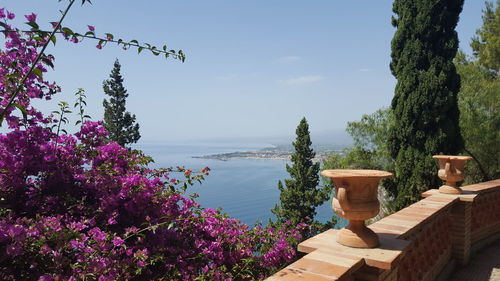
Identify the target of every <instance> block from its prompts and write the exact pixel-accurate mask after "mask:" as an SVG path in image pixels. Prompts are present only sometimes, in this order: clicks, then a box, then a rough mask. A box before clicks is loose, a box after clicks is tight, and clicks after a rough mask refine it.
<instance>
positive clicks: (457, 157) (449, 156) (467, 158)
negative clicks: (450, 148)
mask: <svg viewBox="0 0 500 281" xmlns="http://www.w3.org/2000/svg"><path fill="white" fill-rule="evenodd" d="M432 158H434V159H450V160H471V159H472V157H470V156H462V155H434V156H432Z"/></svg>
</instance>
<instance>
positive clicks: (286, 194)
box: [272, 118, 330, 224]
mask: <svg viewBox="0 0 500 281" xmlns="http://www.w3.org/2000/svg"><path fill="white" fill-rule="evenodd" d="M296 135H297V137H296V139H295V141H294V142H293V146H294V147H295V152H294V153H293V154H292V159H291V160H292V163H293V164H292V166H290V165H288V164H287V165H286V170H287V171H288V173H289V174H290V177H291V179H285V185H283V183H282V181H279V182H278V189H279V190H280V205H279V206H278V205H276V206H275V207H274V209H273V210H272V212H273V213H274V214H275V215H276V217H277V218H278V222H286V221H290V222H292V224H297V223H305V222H309V221H310V220H312V219H314V216H315V215H316V211H315V209H316V207H317V206H319V205H321V204H323V202H325V201H326V200H328V199H329V193H330V187H324V188H320V187H318V184H319V167H320V163H319V162H318V163H313V158H314V157H315V155H316V154H315V153H314V151H313V149H312V148H311V138H310V135H309V125H308V124H307V120H306V119H305V118H303V119H302V120H301V121H300V123H299V125H298V126H297V130H296Z"/></svg>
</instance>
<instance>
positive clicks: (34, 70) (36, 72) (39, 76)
mask: <svg viewBox="0 0 500 281" xmlns="http://www.w3.org/2000/svg"><path fill="white" fill-rule="evenodd" d="M31 73H33V74H35V75H36V76H38V78H40V79H43V74H42V71H41V70H40V69H38V68H35V69H33V71H31Z"/></svg>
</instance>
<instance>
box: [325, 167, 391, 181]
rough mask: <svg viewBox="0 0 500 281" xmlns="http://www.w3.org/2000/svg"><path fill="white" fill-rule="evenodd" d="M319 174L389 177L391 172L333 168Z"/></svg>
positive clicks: (330, 176)
mask: <svg viewBox="0 0 500 281" xmlns="http://www.w3.org/2000/svg"><path fill="white" fill-rule="evenodd" d="M321 175H322V176H324V177H327V178H344V179H345V178H389V177H392V176H394V175H393V174H392V173H389V172H386V171H380V170H349V169H334V170H324V171H321Z"/></svg>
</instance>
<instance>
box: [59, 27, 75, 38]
mask: <svg viewBox="0 0 500 281" xmlns="http://www.w3.org/2000/svg"><path fill="white" fill-rule="evenodd" d="M61 30H62V31H63V32H64V33H65V34H66V36H70V35H73V34H74V32H73V30H71V29H69V28H68V27H63V28H62V29H61Z"/></svg>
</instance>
